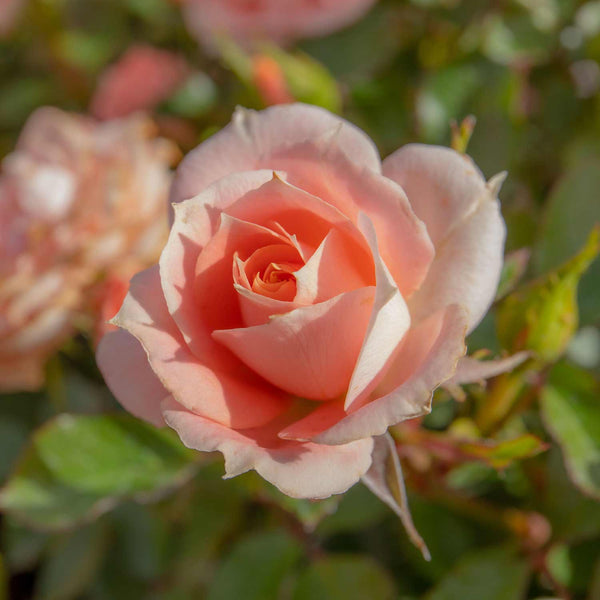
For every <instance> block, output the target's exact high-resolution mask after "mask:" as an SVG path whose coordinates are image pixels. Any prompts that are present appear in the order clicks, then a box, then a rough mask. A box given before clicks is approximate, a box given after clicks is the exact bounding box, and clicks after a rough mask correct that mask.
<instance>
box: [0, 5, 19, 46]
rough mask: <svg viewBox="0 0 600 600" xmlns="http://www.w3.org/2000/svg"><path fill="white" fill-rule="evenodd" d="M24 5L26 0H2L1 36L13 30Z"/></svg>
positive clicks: (0, 15)
mask: <svg viewBox="0 0 600 600" xmlns="http://www.w3.org/2000/svg"><path fill="white" fill-rule="evenodd" d="M24 5H25V0H0V38H2V37H5V36H7V35H8V34H9V33H11V32H12V30H13V29H14V27H15V24H16V22H17V19H18V18H19V15H20V13H21V11H22V10H23V8H24Z"/></svg>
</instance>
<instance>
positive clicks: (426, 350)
mask: <svg viewBox="0 0 600 600" xmlns="http://www.w3.org/2000/svg"><path fill="white" fill-rule="evenodd" d="M466 327H467V315H466V313H465V311H464V309H462V308H461V307H460V306H456V305H452V306H449V307H447V308H446V309H444V310H443V311H439V312H438V313H436V314H434V315H432V316H431V317H429V318H428V319H427V320H425V321H423V322H421V323H419V324H418V325H416V326H413V327H412V328H411V329H410V331H409V334H408V335H407V336H406V340H405V342H404V344H403V346H402V349H401V351H400V352H399V353H398V354H397V355H396V359H395V361H394V364H393V365H392V366H391V368H390V369H389V371H388V375H387V376H386V380H384V382H383V383H382V384H381V385H380V388H379V389H377V390H376V391H375V392H374V394H373V396H375V399H374V400H372V401H371V402H369V403H368V404H366V405H365V406H363V407H361V408H359V409H358V410H357V411H356V412H353V413H351V414H349V415H348V416H347V417H345V418H344V419H341V420H340V421H339V422H338V423H336V424H335V425H333V426H332V427H330V428H329V429H327V430H326V431H324V432H323V433H321V434H319V435H317V436H314V437H312V438H311V439H312V440H313V441H315V442H317V443H321V444H345V443H347V442H349V441H351V440H356V439H361V438H363V437H366V436H375V435H381V434H383V433H384V432H385V431H386V429H387V428H388V427H389V426H390V425H394V424H396V423H400V422H401V421H404V420H406V419H412V418H414V417H418V416H421V415H424V414H426V413H428V412H429V411H430V410H431V396H432V391H433V390H434V389H435V388H436V387H437V386H439V385H440V384H441V383H443V382H444V381H446V380H447V379H449V378H450V377H451V376H452V375H453V374H454V372H455V370H456V364H457V362H458V360H459V358H460V357H461V356H462V355H463V354H464V352H465V345H464V338H465V331H466ZM395 371H396V372H395ZM394 385H397V387H396V388H395V389H394V387H393V386H394Z"/></svg>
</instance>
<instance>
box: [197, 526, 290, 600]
mask: <svg viewBox="0 0 600 600" xmlns="http://www.w3.org/2000/svg"><path fill="white" fill-rule="evenodd" d="M300 555H301V549H300V547H299V546H298V544H297V542H295V541H294V539H293V538H291V537H289V536H288V535H285V534H284V533H283V532H268V533H261V534H255V535H253V536H251V537H249V538H246V539H243V540H241V541H240V542H239V543H238V544H237V545H236V546H235V547H234V548H233V549H232V552H231V554H230V555H229V557H228V558H227V560H225V562H224V563H223V565H222V566H221V568H220V569H219V570H218V571H217V573H216V575H215V578H214V580H213V583H212V586H211V588H210V592H209V594H208V600H237V599H238V598H245V599H247V600H276V599H277V598H279V597H280V590H281V586H282V583H283V581H284V578H285V576H286V574H287V572H288V570H289V569H290V566H292V565H293V564H294V563H295V562H296V561H297V560H298V558H299V557H300Z"/></svg>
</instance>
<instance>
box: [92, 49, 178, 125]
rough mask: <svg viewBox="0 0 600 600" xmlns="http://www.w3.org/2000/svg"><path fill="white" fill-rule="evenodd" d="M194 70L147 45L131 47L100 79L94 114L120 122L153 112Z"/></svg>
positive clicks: (94, 102)
mask: <svg viewBox="0 0 600 600" xmlns="http://www.w3.org/2000/svg"><path fill="white" fill-rule="evenodd" d="M189 73H190V70H189V68H188V65H187V64H186V62H185V60H184V59H183V58H182V57H180V56H178V55H177V54H174V53H172V52H168V51H166V50H160V49H158V48H153V47H152V46H148V45H145V44H138V45H134V46H131V47H130V48H129V49H128V50H127V51H126V52H125V53H124V54H123V56H121V57H120V58H119V60H118V61H117V62H116V63H114V64H113V65H111V66H110V67H108V69H106V71H105V72H104V73H103V74H102V75H101V76H100V78H99V81H98V87H97V88H96V91H95V92H94V97H93V98H92V102H91V108H90V112H91V113H92V114H93V115H94V116H95V117H98V118H99V119H116V118H119V117H124V116H126V115H128V114H131V113H133V112H134V111H136V110H151V109H153V108H154V107H156V106H157V105H158V104H160V103H161V102H162V101H163V100H166V99H167V98H168V97H169V96H170V95H171V94H172V93H173V92H174V91H175V90H176V89H177V88H178V87H179V86H180V85H182V84H183V82H184V81H185V79H186V77H187V76H188V75H189Z"/></svg>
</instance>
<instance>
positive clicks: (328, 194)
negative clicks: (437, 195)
mask: <svg viewBox="0 0 600 600" xmlns="http://www.w3.org/2000/svg"><path fill="white" fill-rule="evenodd" d="M269 164H270V165H271V166H272V167H273V168H275V169H278V170H281V171H284V172H286V181H287V182H288V184H290V185H294V186H297V187H299V188H301V189H302V190H305V191H306V192H309V193H310V194H312V195H314V196H317V197H318V198H321V199H322V200H324V201H325V202H327V203H328V204H330V205H331V206H333V207H335V208H337V209H338V210H339V211H340V212H341V213H342V214H343V215H345V216H346V217H347V218H348V219H350V221H352V222H353V223H355V224H357V223H358V215H359V213H361V212H362V213H365V214H366V215H367V216H368V217H369V218H370V219H371V220H372V221H373V224H374V225H375V229H376V231H377V235H378V242H379V251H380V253H381V256H382V257H383V260H384V262H385V263H386V265H387V266H388V268H389V270H390V273H391V274H392V277H393V278H394V280H395V281H396V284H397V285H398V288H399V289H400V292H401V293H402V294H403V295H404V296H405V297H408V296H409V295H410V294H412V293H413V292H414V291H415V290H416V289H418V288H419V286H420V285H421V283H422V282H423V280H424V279H425V276H426V275H427V270H428V268H429V265H430V264H431V261H432V259H433V255H434V250H433V244H432V242H431V240H430V238H429V235H428V233H427V230H426V228H425V226H424V224H423V223H422V221H421V220H419V219H418V218H417V216H416V215H415V213H414V212H413V210H412V208H411V206H410V204H409V201H408V199H407V197H406V194H405V193H404V190H403V189H402V188H401V187H400V186H399V185H398V184H397V183H395V182H394V181H392V180H391V179H388V178H387V177H383V176H382V175H381V174H380V173H379V172H377V171H373V170H371V169H368V168H366V167H365V166H362V165H361V166H359V165H357V164H355V163H354V162H352V161H351V160H349V159H348V157H347V156H346V155H345V154H344V152H343V149H340V148H339V147H338V146H337V145H332V144H329V143H326V141H324V140H317V141H313V140H311V141H307V142H304V143H303V144H298V145H296V146H293V147H290V148H288V149H283V150H281V151H280V152H279V153H277V154H276V155H274V156H273V157H270V163H269ZM265 166H266V165H265Z"/></svg>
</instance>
